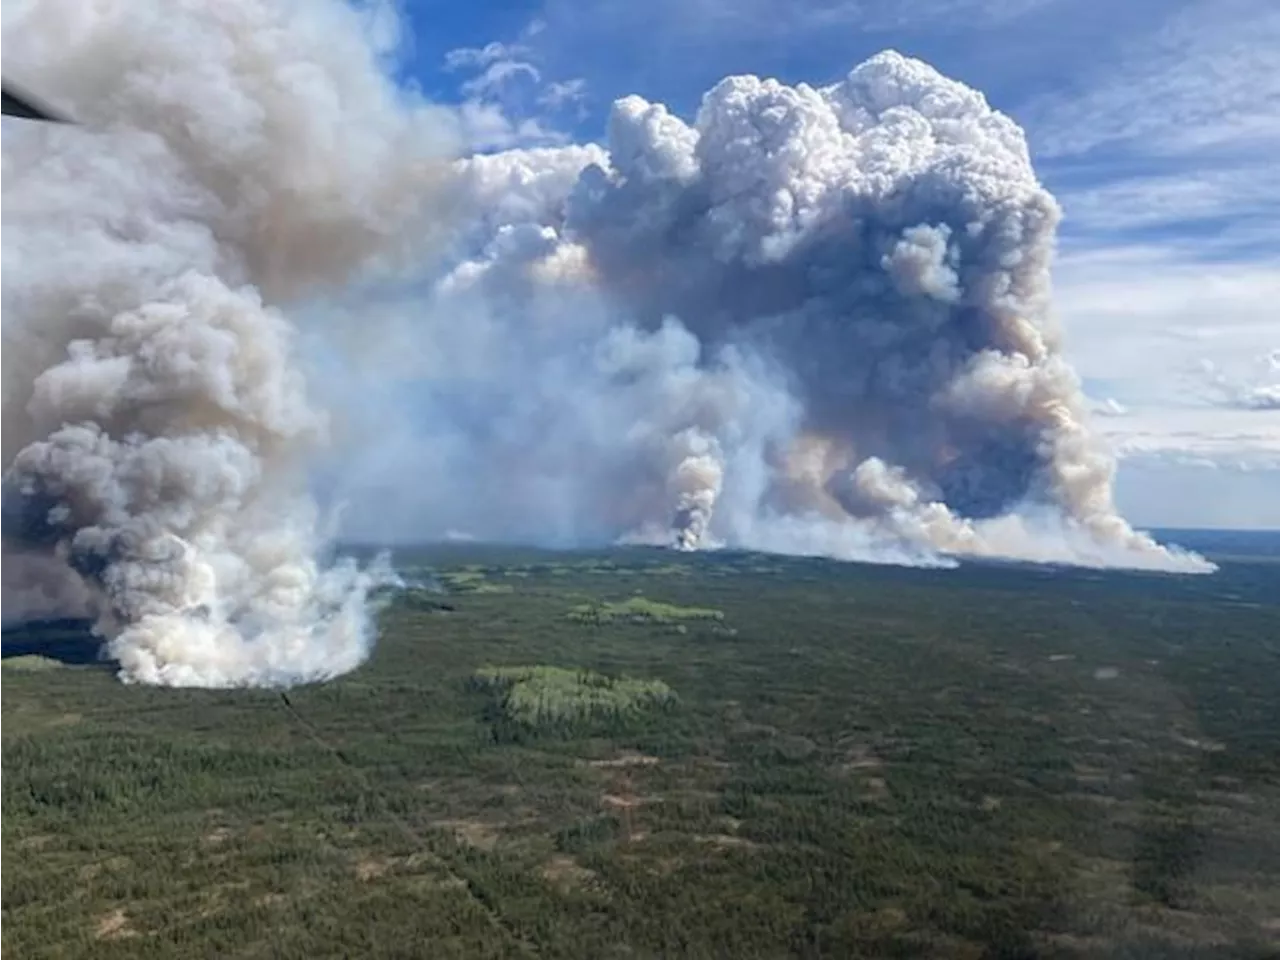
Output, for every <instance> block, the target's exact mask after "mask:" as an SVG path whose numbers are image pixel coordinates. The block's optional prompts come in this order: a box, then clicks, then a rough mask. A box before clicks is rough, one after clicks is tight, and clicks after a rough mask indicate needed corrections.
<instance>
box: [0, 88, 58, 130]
mask: <svg viewBox="0 0 1280 960" xmlns="http://www.w3.org/2000/svg"><path fill="white" fill-rule="evenodd" d="M3 98H4V115H5V116H6V117H20V118H21V119H23V120H44V121H46V122H48V123H70V122H71V120H70V119H69V118H67V117H64V116H62V115H61V114H59V113H57V112H55V111H53V110H51V109H49V108H48V107H46V106H45V105H44V104H42V103H40V102H39V101H38V100H36V99H34V98H33V97H32V96H31V95H30V94H28V93H25V92H24V93H19V92H18V91H17V90H15V89H14V87H13V85H12V84H8V83H6V84H4V85H3Z"/></svg>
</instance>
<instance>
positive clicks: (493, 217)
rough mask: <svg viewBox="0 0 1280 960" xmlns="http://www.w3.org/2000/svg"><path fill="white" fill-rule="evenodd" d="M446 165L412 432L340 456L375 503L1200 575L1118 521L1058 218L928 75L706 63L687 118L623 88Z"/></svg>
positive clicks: (439, 522) (611, 531) (502, 526)
mask: <svg viewBox="0 0 1280 960" xmlns="http://www.w3.org/2000/svg"><path fill="white" fill-rule="evenodd" d="M459 181H460V186H459V192H460V193H463V194H466V195H469V196H470V197H472V198H473V205H474V210H473V215H472V223H473V226H472V228H471V230H470V231H468V232H467V234H466V236H465V237H463V238H462V241H461V242H463V243H469V244H471V245H472V247H471V252H470V253H468V254H466V255H464V256H462V257H460V258H459V260H458V262H457V263H456V265H455V267H454V269H453V270H452V272H450V273H449V275H448V276H446V277H445V278H444V279H443V280H442V281H440V282H439V283H437V284H436V285H435V288H434V293H433V295H432V296H431V297H430V298H429V302H428V303H426V304H423V303H421V302H419V303H417V304H416V305H415V316H416V321H415V328H414V329H415V331H416V335H417V336H418V337H419V338H420V342H423V343H426V344H429V346H427V347H426V348H425V349H426V351H427V353H429V354H430V355H431V356H430V357H429V358H426V359H425V360H424V366H423V367H422V368H421V369H420V370H419V371H417V373H416V374H415V373H414V372H412V371H406V372H405V383H404V388H405V392H404V393H403V394H397V399H396V400H395V401H394V402H392V401H388V404H387V406H388V407H390V408H396V407H399V406H401V405H402V403H404V402H411V403H412V404H414V405H415V412H416V420H414V421H413V422H412V424H411V425H410V424H407V425H406V426H405V429H404V430H403V431H402V432H400V433H397V434H396V435H395V439H394V442H391V443H389V444H387V445H385V446H384V447H383V456H384V458H386V459H384V460H383V461H382V463H383V467H382V468H379V469H375V470H372V471H371V472H372V473H373V474H375V475H376V476H372V477H371V476H369V475H363V476H362V475H360V474H359V473H348V474H347V475H346V479H347V482H348V484H349V487H348V490H350V491H352V492H353V493H355V492H356V491H360V490H367V489H371V488H376V489H378V491H379V500H380V502H383V503H385V502H398V503H399V505H400V509H398V510H397V511H395V514H396V516H397V517H400V516H404V515H406V514H407V515H412V516H416V517H420V518H423V520H424V522H425V523H426V524H427V526H430V525H431V524H435V526H436V527H437V528H438V529H440V530H443V529H445V528H447V527H455V528H456V527H462V528H465V529H467V530H469V531H471V532H473V533H475V534H477V535H480V536H483V537H498V538H501V537H507V536H517V537H521V538H531V539H540V540H545V541H551V542H574V541H582V540H602V541H603V540H611V539H615V538H619V537H621V538H622V539H627V540H636V539H639V540H647V541H656V542H665V543H669V544H673V545H676V546H680V547H685V548H693V547H697V546H700V545H710V544H719V543H727V544H732V545H741V546H749V547H759V548H764V549H771V550H783V551H799V552H812V553H825V554H834V555H837V556H844V557H858V558H865V559H873V560H890V561H895V562H911V563H923V562H931V563H946V562H949V558H950V557H952V556H954V555H964V554H968V555H995V556H1008V557H1015V558H1023V559H1029V560H1039V561H1061V562H1071V563H1083V564H1094V565H1122V566H1137V567H1152V568H1163V569H1177V570H1205V569H1211V567H1210V565H1207V564H1205V563H1204V562H1203V561H1202V560H1201V559H1200V558H1198V557H1194V556H1190V555H1185V554H1182V553H1179V552H1177V551H1171V550H1169V549H1166V548H1164V547H1161V546H1159V545H1157V544H1156V543H1154V542H1153V541H1152V540H1151V539H1150V538H1149V537H1147V536H1146V535H1144V534H1140V533H1137V532H1135V531H1133V530H1132V529H1131V528H1130V527H1129V526H1128V525H1127V524H1126V523H1125V522H1124V521H1123V520H1122V519H1121V518H1120V517H1119V516H1118V515H1117V513H1116V510H1115V507H1114V504H1113V499H1112V492H1111V485H1112V477H1113V472H1114V464H1113V461H1112V459H1111V458H1110V457H1109V456H1108V455H1107V453H1106V452H1105V450H1103V449H1102V448H1100V446H1099V445H1098V443H1096V442H1095V440H1094V437H1093V436H1092V435H1091V433H1090V430H1089V427H1088V424H1087V421H1086V410H1085V404H1084V402H1083V397H1082V394H1081V391H1080V387H1079V383H1078V380H1077V378H1076V376H1075V374H1074V373H1073V371H1072V370H1071V369H1070V367H1069V366H1068V364H1067V363H1066V362H1065V361H1064V359H1063V356H1062V353H1061V346H1060V342H1059V335H1058V331H1057V329H1056V328H1055V325H1054V322H1053V319H1052V312H1051V287H1050V262H1051V259H1052V256H1053V251H1054V236H1055V231H1056V227H1057V224H1058V220H1059V215H1060V214H1059V209H1058V206H1057V204H1056V203H1055V202H1054V200H1053V198H1052V196H1050V194H1049V193H1048V192H1047V191H1046V190H1045V189H1044V188H1043V187H1042V186H1041V185H1040V184H1039V183H1038V181H1037V179H1036V177H1035V175H1034V172H1033V170H1032V167H1031V163H1030V159H1029V156H1028V152H1027V146H1026V142H1025V139H1024V137H1023V135H1022V132H1021V130H1019V128H1018V127H1017V126H1016V124H1014V123H1013V121H1012V120H1010V119H1009V118H1008V117H1005V116H1003V115H1001V114H999V113H997V112H995V111H994V110H992V109H991V108H990V107H989V106H988V105H987V103H986V102H985V100H984V99H983V97H982V96H981V95H980V94H978V93H976V92H974V91H972V90H970V89H968V88H966V87H964V86H963V85H961V84H958V83H955V82H953V81H950V80H947V79H945V78H944V77H942V76H940V75H939V74H938V73H937V72H935V71H934V70H933V69H931V68H930V67H928V66H927V65H925V64H923V63H920V62H918V61H915V60H910V59H908V58H905V57H902V56H899V55H897V54H895V53H885V54H881V55H879V56H877V57H874V58H872V59H871V60H869V61H867V62H866V63H863V64H862V65H860V66H858V67H857V68H856V69H854V70H853V71H852V72H851V73H850V74H849V75H848V77H847V78H846V79H845V80H844V81H843V82H841V83H838V84H836V85H834V86H832V87H829V88H825V89H813V88H810V87H807V86H804V85H800V86H798V87H788V86H785V85H783V84H780V83H778V82H775V81H772V80H767V81H766V80H759V79H757V78H755V77H733V78H729V79H727V80H725V81H723V82H722V83H720V84H719V85H717V86H716V87H715V89H713V90H712V91H710V92H709V93H708V94H707V95H706V96H705V97H704V99H703V102H702V106H701V109H700V110H699V112H698V114H697V117H696V120H695V121H694V123H693V124H692V125H691V126H690V125H688V124H686V123H685V122H683V121H682V120H680V119H678V118H677V117H675V116H673V115H671V114H670V113H669V112H668V111H667V110H666V109H665V108H664V107H662V106H661V105H655V104H649V103H647V102H645V101H644V100H642V99H640V98H639V97H628V98H625V99H623V100H620V101H618V102H617V103H616V104H615V105H614V107H613V111H612V116H611V118H610V123H609V129H608V152H607V154H604V153H602V152H600V151H598V150H596V149H594V148H581V147H573V148H569V149H566V150H554V149H541V150H529V151H512V152H508V153H505V154H499V155H495V156H485V157H477V158H474V159H472V160H469V161H466V162H464V163H463V164H462V165H461V167H460V168H459ZM415 296H417V294H416V293H415ZM389 309H392V310H397V309H399V310H403V309H404V305H403V304H400V305H399V306H397V307H394V308H389ZM417 355H418V356H420V357H422V356H423V355H422V354H421V353H419V354H417ZM415 377H416V380H415ZM407 398H411V399H407ZM380 419H385V418H382V417H380ZM428 452H429V453H428ZM427 462H430V464H431V465H430V466H429V467H425V468H424V466H423V464H424V463H427ZM395 475H400V476H407V475H411V476H412V477H413V480H412V483H411V484H397V483H395V482H390V481H388V479H387V478H388V477H391V476H395ZM464 478H465V479H464ZM356 499H359V497H357V498H356ZM354 516H355V518H356V519H357V521H358V525H362V526H364V527H366V528H367V529H371V530H378V531H379V532H382V533H391V531H390V530H389V529H387V528H385V527H383V526H380V524H379V518H377V517H373V516H370V515H369V513H368V512H367V511H362V510H360V509H357V510H356V511H355V514H354ZM396 522H399V521H398V520H397V521H396Z"/></svg>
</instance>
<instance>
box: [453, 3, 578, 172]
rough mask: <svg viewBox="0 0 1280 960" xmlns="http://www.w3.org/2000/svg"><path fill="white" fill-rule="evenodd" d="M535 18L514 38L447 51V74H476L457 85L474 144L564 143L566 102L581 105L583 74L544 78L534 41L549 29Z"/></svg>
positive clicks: (481, 146) (480, 146) (488, 146)
mask: <svg viewBox="0 0 1280 960" xmlns="http://www.w3.org/2000/svg"><path fill="white" fill-rule="evenodd" d="M545 27H546V25H545V23H544V21H542V20H534V21H532V22H531V23H529V24H528V25H527V26H526V27H525V28H524V30H522V31H521V34H520V37H519V38H518V39H517V40H516V41H514V42H503V41H498V40H495V41H493V42H491V43H487V44H485V45H484V46H483V47H459V48H457V49H454V50H449V51H447V52H446V53H445V56H444V64H443V69H444V71H445V72H447V73H454V74H463V73H471V74H473V75H472V76H470V77H469V78H467V79H466V80H463V81H462V82H461V83H460V84H459V85H458V92H459V93H460V94H461V95H462V97H463V101H462V103H461V105H460V107H459V114H460V120H461V124H462V127H463V130H464V132H465V135H466V136H467V138H468V142H469V143H470V144H471V146H472V147H473V149H476V150H482V151H483V150H491V149H503V148H508V147H515V146H537V145H547V144H556V143H564V142H566V141H567V140H568V139H569V137H568V135H567V134H565V133H564V132H562V131H560V130H558V129H557V128H556V124H557V120H558V119H560V117H559V115H560V114H562V113H563V112H564V110H565V109H566V108H567V107H580V104H581V101H582V99H583V96H584V92H585V89H586V81H585V80H583V79H581V78H573V79H570V80H553V81H549V82H548V81H544V79H543V71H542V69H541V67H540V66H539V65H538V64H537V62H536V61H537V58H538V53H537V51H536V50H535V49H534V48H533V47H532V46H531V45H530V41H531V40H533V39H534V38H536V37H537V36H538V35H539V34H541V33H542V32H543V30H545Z"/></svg>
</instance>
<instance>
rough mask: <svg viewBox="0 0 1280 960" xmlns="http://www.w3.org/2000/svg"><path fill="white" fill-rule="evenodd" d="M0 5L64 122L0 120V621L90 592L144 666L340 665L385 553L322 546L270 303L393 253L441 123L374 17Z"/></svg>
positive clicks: (318, 419)
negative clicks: (352, 560) (0, 133)
mask: <svg viewBox="0 0 1280 960" xmlns="http://www.w3.org/2000/svg"><path fill="white" fill-rule="evenodd" d="M4 12H5V22H4V40H5V51H4V53H5V70H6V76H12V77H14V78H18V79H21V80H22V81H24V82H25V83H28V84H30V85H31V86H32V87H33V88H34V89H38V90H39V91H40V92H41V93H42V94H43V95H44V96H46V97H48V98H49V99H50V100H51V101H52V102H56V103H58V104H60V105H62V106H64V107H65V108H67V109H68V110H69V112H71V113H72V114H73V116H74V117H75V118H76V119H77V120H79V121H82V122H83V124H84V126H77V127H62V126H49V125H43V124H29V123H22V122H20V121H17V122H11V121H9V120H6V121H5V128H4V205H3V216H4V232H3V241H4V313H3V318H4V328H3V329H4V353H3V362H4V371H3V377H4V379H3V390H4V433H3V447H4V514H5V515H4V536H5V555H4V574H5V577H4V588H5V595H4V612H5V619H6V621H12V620H14V619H18V618H21V617H24V616H33V615H48V614H51V613H63V614H66V613H73V614H84V613H87V614H90V615H92V616H94V617H95V618H96V619H97V627H98V630H99V632H101V633H102V635H103V636H104V638H105V640H106V642H107V648H108V652H109V654H110V655H111V656H112V657H113V658H114V659H116V660H118V661H119V663H120V666H121V674H122V676H123V677H124V678H125V679H127V680H134V681H141V682H146V683H161V684H172V685H201V686H227V685H239V684H279V683H291V682H297V681H306V680H314V679H322V678H325V677H330V676H333V675H336V674H339V673H342V672H344V671H347V670H350V669H352V668H353V667H355V666H356V665H358V664H359V663H360V662H361V661H362V660H363V659H364V658H365V656H366V654H367V651H368V648H369V642H370V624H369V617H368V609H367V608H368V592H369V590H370V588H371V587H372V586H373V585H374V584H375V583H377V582H378V580H379V579H380V578H382V577H383V576H385V574H384V573H383V572H382V571H381V570H379V569H377V568H375V569H373V570H363V571H362V570H359V569H357V568H356V567H355V566H354V565H342V564H338V565H332V566H325V565H324V564H323V563H322V562H321V559H320V557H321V553H322V548H323V546H324V541H323V537H322V536H321V534H322V532H323V531H322V529H321V526H320V522H319V521H320V517H319V514H318V512H317V510H316V508H315V506H314V504H313V503H312V501H311V500H310V498H309V496H308V494H307V482H308V477H307V469H308V464H309V462H310V461H311V459H312V458H313V456H314V454H315V451H316V449H317V448H318V446H319V445H320V444H322V443H323V441H324V439H325V436H326V432H327V421H326V417H325V416H324V414H323V412H322V411H321V409H320V408H319V407H317V406H316V405H314V404H313V402H312V400H311V399H310V398H309V396H308V393H307V388H306V384H305V382H304V378H303V376H302V373H301V370H300V367H299V365H298V362H297V360H296V359H295V354H296V352H297V344H296V343H295V340H296V339H297V337H296V331H295V329H294V327H293V326H292V325H291V323H290V322H289V319H288V317H287V316H286V314H285V313H284V312H282V308H283V307H284V306H285V305H286V304H288V303H289V302H290V301H291V300H294V299H296V298H299V297H302V296H306V295H309V294H313V293H314V292H316V291H317V290H321V289H324V288H326V287H330V286H333V285H336V284H341V283H343V282H344V281H345V280H346V279H348V277H349V276H351V275H352V273H353V272H354V271H356V270H357V269H358V268H360V267H361V266H362V265H364V264H366V263H367V262H369V261H370V260H371V259H372V258H375V257H382V258H383V260H384V261H385V260H387V259H388V257H390V256H391V255H392V254H395V253H397V252H400V251H401V248H400V247H399V246H398V245H397V244H396V243H395V242H394V241H395V239H396V238H398V237H406V236H409V235H411V234H413V235H421V227H420V225H419V224H418V222H417V221H416V220H415V217H414V215H415V213H416V212H417V211H419V210H421V209H422V208H423V205H424V204H430V203H431V201H432V200H433V199H434V198H435V197H436V196H437V194H438V192H439V187H440V185H441V182H442V174H443V173H444V171H445V170H446V169H447V165H446V162H445V158H444V157H443V156H442V153H441V145H442V143H443V142H444V141H443V140H442V137H441V132H442V127H441V123H440V122H439V120H438V119H437V117H436V114H435V113H433V112H432V111H431V110H429V109H428V108H425V107H415V106H413V105H411V104H408V103H407V102H406V101H405V100H404V98H403V97H402V96H401V95H400V94H399V93H398V92H397V91H396V89H395V87H394V86H393V85H392V84H391V83H390V82H389V81H388V80H387V79H386V78H385V75H384V72H383V70H382V68H381V64H380V63H379V60H380V58H381V56H382V54H383V53H384V52H385V50H386V46H385V45H386V43H387V42H389V41H390V40H391V39H393V38H392V37H391V36H390V35H389V34H388V32H387V31H386V30H385V29H384V28H385V27H386V26H387V25H388V21H386V19H385V18H384V17H381V16H380V15H375V14H376V13H377V11H365V12H358V11H355V10H353V9H351V8H348V7H346V6H345V5H343V4H341V3H337V2H333V3H328V2H325V3H317V2H309V3H298V4H294V3H270V2H266V0H234V2H231V0H222V2H218V3H206V2H198V0H190V2H173V0H164V2H159V0H156V2H154V3H145V2H137V0H130V2H118V3H111V2H109V3H105V4H103V3H95V4H83V3H72V2H62V0H42V2H41V3H39V4H29V5H23V6H21V8H20V9H19V5H16V4H6V5H5V11H4ZM437 206H438V204H437ZM415 231H418V232H417V233H415Z"/></svg>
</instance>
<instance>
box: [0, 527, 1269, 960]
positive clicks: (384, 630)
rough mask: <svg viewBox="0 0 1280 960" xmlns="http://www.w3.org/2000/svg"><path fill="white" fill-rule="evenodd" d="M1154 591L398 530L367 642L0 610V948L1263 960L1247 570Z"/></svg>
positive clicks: (1099, 581) (991, 568)
mask: <svg viewBox="0 0 1280 960" xmlns="http://www.w3.org/2000/svg"><path fill="white" fill-rule="evenodd" d="M1232 551H1233V553H1232V555H1230V556H1225V557H1223V558H1222V560H1221V563H1222V569H1221V571H1220V572H1219V573H1218V574H1216V575H1214V576H1209V577H1175V576H1168V575H1157V574H1135V573H1121V572H1115V571H1092V570H1080V569H1066V568H1053V567H1027V566H1019V565H1013V564H994V563H992V564H965V565H963V566H961V567H960V568H959V569H955V570H923V569H908V568H897V567H879V566H866V565H856V564H843V563H835V562H830V561H825V560H819V559H802V558H780V557H775V556H766V555H761V554H750V553H739V552H729V551H719V552H708V553H699V554H678V553H672V552H669V551H662V550H653V549H644V548H628V549H613V550H606V551H595V552H588V551H580V552H558V553H557V552H549V551H538V550H532V549H514V548H496V547H483V546H474V545H465V544H461V545H450V546H440V547H431V548H422V549H416V550H407V549H406V550H399V551H397V552H396V554H395V557H394V561H395V563H396V565H397V568H398V569H399V570H401V571H402V572H403V573H404V575H405V577H406V580H407V581H409V582H411V583H413V584H416V586H413V587H410V588H407V589H404V590H400V591H395V592H392V593H391V594H389V595H388V597H387V598H386V605H385V607H384V608H383V609H382V611H381V613H380V615H379V616H380V621H379V639H378V643H377V645H376V647H375V649H374V652H373V655H372V657H371V659H370V660H369V662H368V663H367V664H365V665H364V666H363V667H361V668H360V669H358V670H357V671H355V672H353V673H351V674H349V675H347V676H345V677H342V678H340V679H338V680H335V681H332V682H330V683H325V684H319V685H312V686H306V687H297V688H294V689H291V690H289V691H287V692H284V693H281V692H279V691H265V690H226V691H203V690H172V689H158V688H149V687H141V686H126V685H123V684H121V683H120V682H119V681H118V680H117V679H116V678H115V676H114V673H113V671H112V669H111V666H110V665H109V664H105V663H101V662H99V661H97V660H96V658H95V649H96V645H95V644H94V642H93V640H92V638H91V637H90V636H89V635H88V633H87V631H86V629H85V626H84V625H83V624H78V623H73V622H58V623H46V624H36V625H28V626H27V627H25V628H23V629H21V630H17V631H8V632H6V634H5V638H4V660H3V667H4V669H3V701H2V702H3V725H2V727H0V729H2V731H3V763H4V770H3V781H2V783H3V828H4V829H3V864H4V870H3V950H4V952H5V954H6V955H7V956H13V957H15V958H16V957H22V958H41V957H48V958H54V957H57V958H69V957H93V958H108V960H109V958H113V957H119V958H124V957H129V958H133V957H184V958H185V957H246V958H248V957H262V958H267V957H273V958H274V957H282V958H292V957H296V958H307V960H315V958H320V957H418V956H427V957H433V958H450V957H457V958H484V957H494V958H497V957H503V958H505V957H516V958H520V957H582V958H593V960H594V958H621V957H627V958H650V957H653V958H658V957H663V958H666V957H709V958H711V957H714V958H720V957H724V958H735V960H737V958H754V957H769V958H780V957H842V958H843V957H930V958H935V957H941V958H973V960H979V958H1033V957H1045V958H1077V957H1080V958H1083V957H1100V956H1106V957H1133V958H1139V957H1141V958H1145V957H1179V958H1215V960H1216V958H1228V957H1240V958H1264V957H1276V956H1278V955H1280V590H1277V587H1280V558H1277V557H1276V556H1275V555H1274V554H1272V555H1267V551H1262V550H1246V549H1245V548H1243V547H1238V548H1237V547H1233V548H1232Z"/></svg>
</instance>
